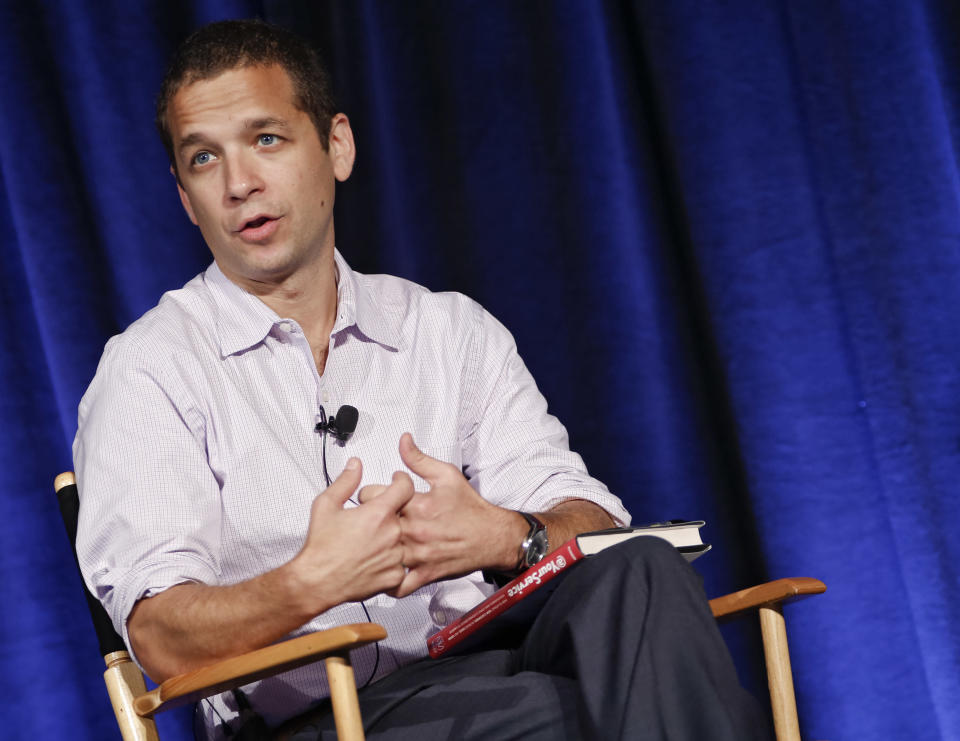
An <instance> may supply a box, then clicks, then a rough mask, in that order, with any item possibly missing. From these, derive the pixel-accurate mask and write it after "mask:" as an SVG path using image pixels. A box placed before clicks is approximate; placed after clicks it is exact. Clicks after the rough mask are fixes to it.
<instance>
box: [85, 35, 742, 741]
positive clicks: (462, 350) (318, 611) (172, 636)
mask: <svg viewBox="0 0 960 741" xmlns="http://www.w3.org/2000/svg"><path fill="white" fill-rule="evenodd" d="M157 123H158V127H159V129H160V132H161V136H162V138H163V139H164V143H165V145H166V147H167V150H168V153H169V154H170V159H171V171H172V173H173V175H174V176H175V178H176V184H177V188H178V191H179V194H180V198H181V201H182V203H183V207H184V209H185V211H186V213H187V215H188V216H189V218H190V220H191V221H192V222H193V223H194V224H196V225H197V226H198V227H199V228H200V231H201V233H202V234H203V237H204V239H205V240H206V242H207V244H208V245H209V247H210V250H211V252H212V254H213V258H214V263H213V264H212V265H211V267H210V268H209V269H208V270H207V271H206V272H205V273H204V274H202V275H200V276H197V278H195V279H194V280H192V281H191V282H190V283H188V284H187V285H186V286H185V287H184V288H183V289H181V290H180V291H174V292H171V293H169V294H167V295H165V296H164V297H163V299H162V300H161V302H160V304H159V305H158V306H157V307H156V308H155V309H153V310H152V311H150V312H148V313H147V314H146V315H144V317H142V318H141V319H140V320H138V322H136V323H135V324H133V325H132V326H131V327H130V328H129V329H128V330H127V331H126V332H124V333H123V334H122V335H120V336H119V337H116V338H114V339H112V340H111V341H110V343H108V345H107V348H106V350H105V352H104V357H103V359H102V361H101V364H100V367H99V368H98V371H97V376H96V378H95V379H94V381H93V383H92V384H91V386H90V389H89V390H88V392H87V394H86V395H85V396H84V399H83V400H82V402H81V406H80V415H79V431H78V435H77V441H76V443H75V449H74V456H75V462H76V468H77V473H78V478H79V487H80V492H81V513H80V534H79V537H78V554H79V556H80V559H81V564H82V566H83V568H84V571H85V574H86V577H87V579H88V582H89V583H90V585H91V588H92V589H93V591H94V593H95V594H97V595H98V596H99V598H100V599H101V600H102V601H103V603H104V605H105V606H106V607H107V610H108V612H109V613H110V614H111V615H112V617H113V620H114V623H115V625H116V626H117V629H118V630H119V631H120V632H122V634H123V635H124V638H125V639H126V641H127V643H128V645H129V646H130V647H131V650H132V652H133V653H134V655H135V657H136V659H137V661H138V662H139V663H140V664H141V666H143V667H144V669H145V670H146V671H147V673H148V674H149V675H150V676H151V677H152V678H153V679H155V680H158V681H159V680H162V679H164V678H166V677H169V676H172V675H174V674H178V673H181V672H184V671H187V670H190V669H192V668H196V667H199V666H203V665H206V664H209V663H212V662H214V661H217V660H220V659H223V658H226V657H229V656H232V655H236V654H239V653H242V652H245V651H248V650H252V649H254V648H258V647H261V646H264V645H266V644H269V643H271V642H274V641H277V640H279V639H281V638H283V637H285V636H287V635H289V634H293V633H302V632H308V631H311V630H318V629H321V628H324V627H329V626H332V625H336V624H341V623H348V622H357V621H362V620H367V619H371V620H373V621H375V622H380V623H382V624H383V625H384V626H385V627H386V628H387V631H388V634H389V637H388V638H387V640H386V641H384V642H382V644H379V645H377V646H374V647H369V648H368V649H366V650H365V651H363V652H361V653H360V655H359V656H358V657H357V659H356V660H355V668H356V672H357V680H358V683H359V684H361V685H362V686H363V687H364V689H363V690H362V692H361V698H362V699H361V702H362V704H363V708H364V713H365V722H366V723H367V724H368V727H369V728H370V732H371V734H372V735H376V734H378V733H382V734H384V737H388V738H406V737H408V736H409V737H413V736H416V737H418V738H420V737H426V738H509V737H514V736H516V737H519V736H521V735H522V736H524V737H525V738H529V737H535V738H562V737H570V738H577V737H583V736H596V737H607V738H612V737H631V738H635V737H639V736H637V735H636V734H637V733H638V732H639V728H640V727H641V726H642V727H643V728H645V729H646V730H650V731H651V732H652V733H654V734H655V736H654V737H656V736H657V735H660V734H661V733H666V732H667V730H668V729H674V730H676V729H681V730H682V729H686V732H688V733H689V735H690V737H693V735H695V734H697V733H702V731H703V729H711V731H715V732H716V733H717V737H718V738H724V737H729V738H737V737H742V736H741V735H739V733H740V732H739V730H738V729H737V723H738V722H739V718H738V713H739V712H740V710H739V708H738V707H737V706H738V703H739V702H740V701H741V698H740V697H739V695H738V694H737V692H738V688H737V687H736V681H735V676H734V675H733V673H732V666H731V665H730V662H729V657H727V656H726V654H725V651H724V649H723V648H722V644H721V643H720V641H719V638H718V636H717V634H716V629H715V627H714V626H713V624H712V620H711V619H710V617H709V611H708V609H707V608H706V605H705V602H704V600H703V597H702V594H701V593H700V592H699V591H698V587H697V585H696V579H695V577H693V576H692V572H690V570H689V568H688V567H687V566H686V564H685V563H683V561H682V559H680V558H679V557H678V556H677V555H676V554H675V553H673V551H672V549H670V548H668V547H666V546H663V545H662V544H653V545H651V544H649V543H642V544H641V543H635V544H634V545H632V546H630V547H629V548H628V549H611V550H612V551H618V553H615V554H613V555H611V556H609V557H605V558H600V557H597V558H596V559H592V561H593V562H592V563H587V564H585V565H584V566H582V567H580V568H578V570H577V571H576V572H575V573H574V574H573V577H574V578H571V579H568V580H567V582H566V583H565V585H564V587H563V588H562V589H561V590H559V591H558V592H557V595H556V597H555V598H554V599H552V600H551V605H550V607H549V609H546V610H545V611H544V613H543V614H542V615H541V617H540V619H538V621H537V623H536V624H535V625H534V626H533V627H532V629H531V632H530V635H529V636H528V637H527V639H526V641H525V643H524V645H523V646H521V648H520V649H518V650H516V651H488V652H481V653H478V654H474V655H471V656H468V657H463V658H459V659H453V660H449V661H441V662H431V661H429V660H422V657H423V656H424V655H425V653H426V644H425V641H426V638H427V637H428V636H429V635H430V634H431V633H433V632H435V631H436V630H437V629H439V628H440V627H442V626H443V625H445V624H446V623H448V622H449V621H450V620H451V619H453V618H454V617H456V616H457V615H459V614H462V613H463V612H464V611H465V610H466V609H469V607H471V606H473V605H474V604H476V603H477V602H479V601H480V600H481V599H482V598H483V597H484V596H486V595H487V594H489V592H490V587H489V586H488V585H486V584H485V582H484V581H483V579H482V576H481V574H480V572H481V570H490V571H499V572H503V573H511V572H516V571H517V570H518V569H519V568H520V567H521V566H522V565H523V564H524V563H525V562H529V561H532V560H533V559H534V558H535V557H536V556H535V550H536V548H535V544H536V543H539V542H542V541H543V540H544V536H546V540H547V542H548V543H550V544H553V545H559V544H561V543H563V542H564V541H565V540H567V539H568V538H570V537H572V536H573V535H574V534H576V533H578V532H582V531H585V530H594V529H598V528H603V527H609V526H611V525H613V524H625V523H627V522H628V520H629V515H628V514H627V513H626V511H625V510H624V509H623V507H622V505H621V504H620V501H619V500H618V499H617V498H616V497H614V496H612V495H611V494H610V493H609V492H608V491H607V490H606V488H605V487H604V486H603V485H602V484H600V483H599V482H597V481H596V480H594V479H592V478H590V477H589V476H588V475H587V474H586V471H585V470H584V467H583V465H582V462H581V460H580V459H579V457H578V456H576V455H574V454H572V453H571V452H569V450H568V449H567V446H566V433H565V431H564V429H563V427H562V426H561V425H560V424H559V422H557V420H556V419H554V418H553V417H551V416H549V415H548V414H547V412H546V403H545V401H544V400H543V398H542V396H541V395H540V394H539V392H538V391H537V389H536V386H535V384H534V383H533V380H532V378H531V377H530V376H529V374H528V372H527V371H526V369H525V368H524V366H523V363H522V362H521V360H520V359H519V357H518V356H517V354H516V350H515V347H514V345H513V342H512V339H511V338H510V336H509V334H508V333H507V332H506V330H505V329H503V327H502V326H500V325H499V324H498V323H497V322H496V321H495V320H494V319H493V318H492V317H490V315H488V314H487V313H486V312H484V311H483V310H482V309H481V308H480V307H479V306H477V305H476V304H475V303H473V302H472V301H470V300H469V299H466V298H465V297H463V296H460V295H455V294H431V293H429V292H428V291H426V290H425V289H423V288H421V287H419V286H416V285H414V284H411V283H409V282H407V281H403V280H400V279H397V278H391V277H389V276H363V275H360V274H357V273H354V272H352V271H351V270H350V268H349V267H348V266H347V264H346V262H345V261H344V260H343V259H342V257H341V256H340V255H339V253H337V252H336V250H335V248H334V245H335V240H334V224H333V202H334V193H335V183H336V181H343V180H345V179H346V178H347V177H348V176H349V175H350V172H351V169H352V166H353V161H354V156H355V149H354V140H353V133H352V131H351V129H350V123H349V121H348V119H347V117H346V116H345V115H343V114H342V113H339V112H337V111H336V108H335V107H334V105H333V103H332V98H331V96H330V92H329V82H328V80H327V76H326V73H325V71H324V70H323V68H322V66H321V65H320V63H319V61H318V59H317V57H316V55H315V54H314V53H313V52H312V51H311V50H310V49H309V48H308V47H306V46H305V45H304V44H303V43H302V42H300V41H298V40H297V39H295V38H294V37H292V36H291V35H290V34H288V33H286V32H284V31H282V30H280V29H277V28H274V27H271V26H268V25H266V24H262V23H258V22H226V23H219V24H213V25H211V26H208V27H206V28H203V29H201V30H200V31H198V32H197V33H195V34H194V35H193V36H192V37H190V38H189V39H188V40H187V41H186V42H185V44H184V46H183V47H181V49H180V50H179V51H178V52H177V55H176V56H175V58H174V60H173V62H172V64H171V68H170V70H169V72H168V74H167V77H166V79H165V81H164V84H163V88H162V90H161V94H160V97H159V100H158V107H157ZM343 404H350V405H353V406H355V407H357V408H358V409H359V421H358V424H357V428H356V432H355V434H354V435H353V437H352V438H351V439H350V440H349V442H347V443H346V444H345V445H337V444H334V442H332V441H328V439H327V435H326V433H325V432H323V428H324V427H325V426H327V422H328V419H327V418H328V416H329V415H330V413H331V412H332V411H334V410H336V409H338V408H339V407H340V406H341V405H343ZM318 422H319V423H320V430H319V431H317V429H316V428H315V425H316V424H317V423H318ZM411 433H412V434H411ZM331 478H332V479H333V480H332V481H331V480H330V479H331ZM414 478H416V481H417V483H416V484H415V483H414V480H413V479H414ZM544 526H545V530H544ZM638 540H642V541H646V540H647V539H638ZM638 562H639V564H640V567H639V568H636V567H635V565H636V564H637V563H638ZM640 572H643V574H641V573H640ZM605 573H612V574H613V576H612V577H611V576H604V574H605ZM591 590H592V591H591ZM624 593H626V594H625V595H624ZM590 594H594V597H593V598H592V599H590V602H589V607H590V611H588V612H584V613H583V614H579V615H578V614H576V613H577V609H576V608H577V607H578V606H579V607H580V608H582V606H583V604H584V600H585V599H586V598H587V597H588V596H589V595H590ZM634 614H636V615H638V617H636V618H635V620H636V622H637V625H636V627H634V626H630V625H624V626H623V627H622V628H621V626H620V625H619V624H617V625H614V626H613V627H612V628H611V627H607V628H603V627H602V626H605V625H608V624H609V623H616V622H617V621H619V620H620V619H622V617H623V616H624V615H626V616H631V617H632V616H633V615H634ZM648 632H650V633H651V634H652V635H656V638H651V637H650V636H649V635H647V634H648ZM623 634H626V635H627V636H628V637H627V638H626V639H624V638H623V637H622V636H623ZM661 641H662V643H661ZM600 646H603V647H610V648H612V649H615V650H614V654H613V657H612V658H611V657H607V658H605V659H603V660H602V661H598V659H597V657H596V654H597V653H598V651H597V648H598V647H600ZM664 653H666V654H667V655H660V654H664ZM589 672H597V673H599V674H600V675H601V676H600V677H599V678H597V679H596V680H594V678H593V677H591V678H590V679H591V680H592V681H595V682H596V684H595V685H592V686H591V687H589V688H588V687H587V682H586V681H585V680H586V676H585V675H586V674H587V673H589ZM701 674H702V675H703V677H704V678H703V679H702V680H699V679H697V677H699V676H700V675H701ZM638 676H639V677H640V678H638ZM654 678H656V682H654ZM731 687H732V688H733V689H731ZM325 694H326V685H325V680H324V678H323V673H322V671H321V670H320V669H319V668H318V667H310V668H306V669H303V670H298V671H296V672H291V673H289V674H286V675H283V676H282V677H279V678H276V679H274V680H268V681H264V682H261V683H258V684H256V685H253V686H250V687H248V688H246V691H245V697H246V698H248V699H249V702H250V703H251V704H252V706H253V708H254V709H255V710H256V711H257V712H258V713H259V714H260V715H261V716H262V717H263V718H264V719H265V720H266V722H267V723H268V724H269V725H271V726H273V725H276V724H278V723H280V722H281V721H283V720H284V719H286V718H289V717H290V716H292V715H294V714H296V713H299V712H301V711H303V710H305V709H307V708H308V707H310V706H312V705H315V704H316V703H318V702H319V701H322V698H323V697H324V696H325ZM521 700H522V702H521ZM242 701H243V698H240V697H236V696H234V695H226V696H224V697H220V698H216V699H215V700H213V701H210V702H205V703H203V704H202V706H201V709H202V712H203V713H204V716H205V721H206V725H207V727H208V730H209V732H210V735H212V736H218V737H223V736H225V735H229V734H230V733H232V732H233V731H236V729H237V726H238V725H239V720H238V710H237V703H238V702H242ZM684 703H686V704H688V705H689V708H688V709H684V707H683V705H684ZM658 716H662V718H661V717H658ZM330 728H332V724H331V722H330V719H329V717H327V716H326V715H325V707H324V705H323V704H322V703H321V705H320V709H319V712H318V713H316V714H315V722H313V723H312V724H311V725H309V726H308V727H307V728H306V729H305V730H304V731H303V733H304V734H305V735H304V736H303V737H305V738H306V737H310V738H316V737H323V734H324V733H326V732H327V730H329V729H330ZM325 729H327V730H325ZM698 729H699V730H698ZM671 732H673V730H671ZM298 738H300V736H298Z"/></svg>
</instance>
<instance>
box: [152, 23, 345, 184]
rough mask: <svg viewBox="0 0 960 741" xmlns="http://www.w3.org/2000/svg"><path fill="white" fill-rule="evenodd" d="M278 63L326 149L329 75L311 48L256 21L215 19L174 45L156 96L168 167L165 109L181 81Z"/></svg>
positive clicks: (170, 143)
mask: <svg viewBox="0 0 960 741" xmlns="http://www.w3.org/2000/svg"><path fill="white" fill-rule="evenodd" d="M274 64H276V65H279V66H280V67H282V68H283V69H284V70H285V71H286V73H287V75H288V76H289V77H290V81H291V82H292V83H293V92H294V105H296V107H297V108H299V109H300V110H302V111H303V112H304V113H306V114H307V115H308V116H310V118H311V120H312V121H313V125H314V126H315V127H316V129H317V134H319V136H320V143H321V144H322V145H323V148H324V149H327V147H328V144H329V138H330V121H331V119H332V118H333V116H334V115H335V114H336V113H337V106H336V103H335V102H334V99H333V92H332V89H331V87H332V86H331V83H330V74H329V73H328V72H327V68H326V67H325V66H324V64H323V61H322V60H321V59H320V55H319V54H318V53H317V51H316V50H315V49H314V48H313V47H311V46H310V45H309V44H308V43H307V42H305V41H304V40H303V39H301V38H300V37H298V36H296V35H295V34H293V33H291V32H290V31H288V30H286V29H285V28H280V27H279V26H274V25H271V24H269V23H264V22H263V21H260V20H234V21H219V22H217V23H211V24H209V25H207V26H203V27H202V28H199V29H197V30H196V31H194V32H193V33H192V34H190V36H188V37H187V39H186V40H185V41H184V42H183V43H182V44H181V45H180V47H179V48H178V49H177V51H176V52H174V55H173V58H172V59H171V60H170V66H169V67H168V68H167V74H166V75H165V76H164V78H163V82H162V83H161V85H160V94H159V95H158V96H157V112H156V119H155V123H156V126H157V131H159V132H160V138H161V139H162V140H163V146H164V148H165V149H166V150H167V156H168V157H170V164H172V165H173V168H174V171H176V168H177V162H176V158H175V157H174V151H173V137H172V136H171V134H170V125H169V121H168V120H167V109H168V107H169V105H170V101H171V100H172V99H173V96H174V95H176V94H177V91H179V90H180V88H182V87H183V86H184V85H190V84H192V83H194V82H197V81H199V80H209V79H210V78H213V77H216V76H218V75H220V74H222V73H223V72H227V71H229V70H232V69H236V68H238V67H259V66H270V65H274Z"/></svg>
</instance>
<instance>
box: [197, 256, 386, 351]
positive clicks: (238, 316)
mask: <svg viewBox="0 0 960 741" xmlns="http://www.w3.org/2000/svg"><path fill="white" fill-rule="evenodd" d="M334 261H335V264H336V269H337V319H336V321H335V322H334V325H333V333H334V334H336V333H338V332H342V331H344V330H348V329H350V328H351V327H356V328H357V329H358V330H359V331H360V334H362V335H363V336H364V337H366V338H368V339H370V340H373V341H374V342H376V343H377V344H380V345H384V346H385V347H388V348H390V349H392V350H397V349H399V348H400V346H401V341H400V326H399V322H398V319H397V318H396V317H394V316H392V315H391V314H389V313H387V312H385V311H384V310H383V307H381V305H380V303H379V302H378V301H377V297H376V295H375V294H374V293H373V292H372V291H371V290H369V289H368V287H367V286H366V285H365V284H364V282H363V281H362V280H359V279H360V278H363V276H362V275H361V274H359V273H354V272H353V270H351V269H350V266H349V265H348V264H347V262H346V260H344V259H343V256H342V255H341V254H340V252H339V251H338V250H334ZM204 281H205V283H206V285H207V287H208V288H209V290H210V293H211V295H212V296H213V300H214V303H215V304H216V307H217V317H216V332H217V337H218V340H219V342H220V351H221V353H222V354H223V356H224V357H227V356H228V355H234V354H236V353H238V352H242V351H244V350H248V349H250V348H251V347H253V346H254V345H256V344H259V343H260V342H263V340H264V338H265V337H266V336H267V335H268V334H270V332H271V330H272V329H273V327H274V326H276V325H277V324H278V323H279V322H281V321H283V318H282V317H280V316H279V315H278V314H277V313H276V312H275V311H274V310H273V309H271V308H270V307H269V306H267V305H266V304H265V303H263V302H262V301H261V300H260V299H258V298H257V297H256V296H254V295H253V294H250V293H247V291H245V290H243V289H242V288H241V287H240V286H238V285H237V284H236V283H234V282H233V281H231V280H230V279H229V278H227V276H225V275H224V274H223V271H221V270H220V267H219V266H218V265H217V263H216V262H213V263H211V265H210V267H208V268H207V270H206V272H205V273H204Z"/></svg>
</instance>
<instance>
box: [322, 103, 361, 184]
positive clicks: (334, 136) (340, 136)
mask: <svg viewBox="0 0 960 741" xmlns="http://www.w3.org/2000/svg"><path fill="white" fill-rule="evenodd" d="M327 148H328V152H329V154H330V161H331V162H332V163H333V175H334V177H335V178H336V179H337V180H339V181H340V182H341V183H342V182H343V181H344V180H346V179H347V178H348V177H350V173H351V172H353V160H354V158H355V157H356V156H357V149H356V145H355V144H354V142H353V129H351V128H350V119H348V118H347V116H346V114H343V113H338V114H337V115H336V116H334V117H333V118H332V119H331V121H330V136H329V143H328V145H327Z"/></svg>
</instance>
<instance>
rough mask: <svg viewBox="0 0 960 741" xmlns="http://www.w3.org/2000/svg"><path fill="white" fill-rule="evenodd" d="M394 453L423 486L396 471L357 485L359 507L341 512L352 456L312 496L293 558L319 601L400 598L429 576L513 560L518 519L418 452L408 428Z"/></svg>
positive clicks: (355, 471)
mask: <svg viewBox="0 0 960 741" xmlns="http://www.w3.org/2000/svg"><path fill="white" fill-rule="evenodd" d="M400 457H401V459H402V460H403V462H404V464H405V465H406V466H407V467H408V468H409V469H410V470H411V471H413V472H414V473H415V474H417V475H418V476H420V477H421V478H423V479H424V480H425V481H426V482H427V483H428V484H429V486H430V488H429V490H428V491H426V492H415V491H414V488H413V481H412V480H411V479H410V476H409V475H407V474H406V473H404V472H400V471H398V472H396V473H394V475H393V480H392V481H391V482H390V483H389V484H387V485H380V484H375V485H368V486H365V487H363V488H362V489H361V490H360V492H359V501H360V506H358V507H354V508H350V509H344V504H345V503H346V502H347V500H348V499H349V498H350V496H351V495H352V494H353V493H354V492H355V491H356V489H357V487H358V486H359V484H360V480H361V477H362V468H361V464H360V461H359V460H357V459H355V458H352V459H350V461H348V463H347V466H346V467H345V468H344V470H343V472H342V473H341V474H340V476H338V477H337V479H336V480H335V481H334V482H333V483H332V484H331V485H330V486H329V487H328V488H327V489H326V491H324V492H323V493H322V494H320V495H319V496H318V497H317V498H316V499H315V500H314V503H313V507H312V510H311V519H310V529H309V531H308V534H307V539H306V543H305V544H304V547H303V550H302V551H301V552H300V554H299V555H298V557H297V558H298V559H301V560H302V561H303V562H304V563H303V564H302V565H306V564H309V565H310V566H311V568H309V569H305V571H310V572H311V577H310V578H309V582H310V583H311V585H312V587H313V588H316V589H319V590H321V591H322V593H323V594H324V595H325V599H324V600H323V603H324V605H325V606H328V607H329V606H332V605H333V604H339V603H340V602H351V601H357V600H362V599H365V598H366V597H369V596H371V595H373V594H377V593H379V592H386V593H387V594H390V595H392V596H395V597H404V596H406V595H408V594H410V593H412V592H414V591H415V590H417V589H419V588H420V587H421V586H423V585H424V584H428V583H430V582H433V581H437V580H440V579H447V578H452V577H455V576H461V575H463V574H468V573H471V572H473V571H476V570H478V569H482V568H494V569H508V568H510V567H512V566H513V565H514V563H515V561H516V554H517V550H516V549H517V544H518V543H519V542H520V539H521V538H522V534H523V532H524V531H525V527H526V524H525V522H524V521H523V519H522V518H520V517H519V516H518V515H517V514H516V513H514V512H510V511H509V510H506V509H502V508H500V507H497V506H496V505H494V504H491V503H490V502H488V501H486V500H485V499H484V498H483V497H481V496H480V495H479V494H478V493H477V492H476V491H475V490H474V489H473V487H471V486H470V484H469V482H467V480H466V478H464V476H463V474H462V473H461V471H460V470H459V469H458V468H457V467H456V466H454V465H452V464H450V463H445V462H443V461H439V460H437V459H435V458H431V457H430V456H428V455H426V454H425V453H423V452H422V451H421V450H420V449H419V448H417V446H416V444H415V443H414V441H413V438H412V436H411V435H410V434H409V433H404V435H403V436H402V437H401V438H400ZM321 554H322V556H321Z"/></svg>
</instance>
